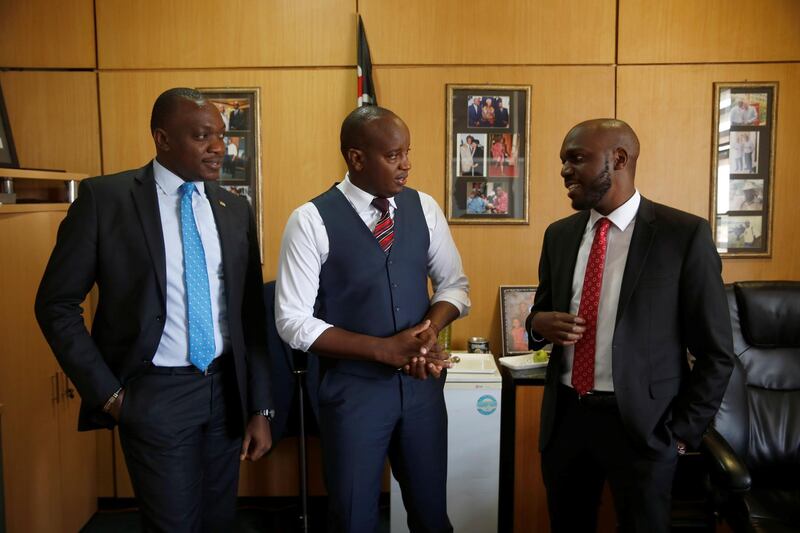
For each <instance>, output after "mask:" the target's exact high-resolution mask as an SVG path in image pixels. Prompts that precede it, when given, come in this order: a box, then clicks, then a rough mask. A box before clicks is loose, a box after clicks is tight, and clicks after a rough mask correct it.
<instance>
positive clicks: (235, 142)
mask: <svg viewBox="0 0 800 533" xmlns="http://www.w3.org/2000/svg"><path fill="white" fill-rule="evenodd" d="M222 142H223V143H224V144H225V155H224V156H223V157H222V172H220V176H219V177H220V183H225V182H229V181H236V182H242V183H246V182H247V169H248V167H247V163H248V158H249V154H248V153H247V152H248V150H247V138H246V137H245V136H244V135H231V136H226V137H223V139H222Z"/></svg>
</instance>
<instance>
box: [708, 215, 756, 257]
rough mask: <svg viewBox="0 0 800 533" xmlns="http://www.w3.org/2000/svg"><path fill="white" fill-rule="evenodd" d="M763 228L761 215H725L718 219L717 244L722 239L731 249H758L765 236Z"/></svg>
mask: <svg viewBox="0 0 800 533" xmlns="http://www.w3.org/2000/svg"><path fill="white" fill-rule="evenodd" d="M763 229H764V228H763V218H762V217H760V216H731V215H723V216H721V217H719V220H717V231H718V232H719V235H718V238H717V245H719V244H720V241H721V240H722V241H723V243H724V244H725V246H726V248H728V249H731V250H757V249H759V248H761V242H762V240H763V238H764V231H763Z"/></svg>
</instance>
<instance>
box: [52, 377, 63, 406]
mask: <svg viewBox="0 0 800 533" xmlns="http://www.w3.org/2000/svg"><path fill="white" fill-rule="evenodd" d="M50 393H51V397H50V400H52V401H53V402H55V403H58V402H59V401H60V396H61V393H60V392H59V387H58V372H56V373H55V374H53V375H52V376H50Z"/></svg>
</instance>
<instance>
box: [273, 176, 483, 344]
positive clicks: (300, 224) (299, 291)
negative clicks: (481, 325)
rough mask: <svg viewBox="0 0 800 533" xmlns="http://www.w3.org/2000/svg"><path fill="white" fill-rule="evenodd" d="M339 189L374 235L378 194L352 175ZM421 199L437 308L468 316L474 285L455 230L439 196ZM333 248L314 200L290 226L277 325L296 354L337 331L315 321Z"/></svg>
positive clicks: (284, 244) (279, 280)
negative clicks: (322, 279) (439, 304)
mask: <svg viewBox="0 0 800 533" xmlns="http://www.w3.org/2000/svg"><path fill="white" fill-rule="evenodd" d="M336 187H337V188H338V189H339V190H340V191H342V193H343V194H344V196H345V198H347V201H348V202H350V205H351V206H352V207H353V210H355V212H356V213H357V214H358V216H359V217H360V218H361V220H363V221H364V224H366V225H367V227H368V228H369V229H370V231H372V230H373V229H374V228H375V225H376V224H377V223H378V220H379V219H380V217H381V214H380V212H379V211H378V210H377V209H376V208H375V207H373V206H372V205H371V204H372V200H373V199H374V198H375V196H373V195H371V194H369V193H368V192H366V191H364V190H362V189H359V188H358V187H356V186H355V185H353V183H352V182H351V181H350V178H349V176H347V175H345V178H344V180H342V181H341V182H340V183H339V184H338V185H336ZM419 198H420V203H421V204H422V211H423V213H424V215H425V222H426V224H427V226H428V233H429V235H430V246H429V247H428V276H429V277H430V279H431V282H432V284H433V290H434V295H433V298H432V299H431V305H433V304H435V303H436V302H449V303H451V304H453V305H454V306H455V307H456V309H458V311H459V314H460V316H466V314H467V313H468V312H469V308H470V300H469V282H468V281H467V277H466V275H465V274H464V269H463V267H462V265H461V256H460V255H459V253H458V250H457V249H456V245H455V243H454V242H453V237H452V235H450V228H449V227H448V226H447V222H446V221H445V218H444V215H443V214H442V210H441V209H440V208H439V205H438V204H437V203H436V201H435V200H434V199H433V198H431V197H430V196H429V195H427V194H425V193H423V192H420V193H419ZM396 210H397V204H396V203H395V200H394V198H389V213H390V216H391V217H392V218H394V214H395V211H396ZM329 250H330V243H329V241H328V233H327V231H326V230H325V223H324V222H323V221H322V217H321V216H320V214H319V211H318V210H317V208H316V206H315V205H314V204H313V203H311V202H308V203H305V204H303V205H301V206H300V207H298V208H297V209H295V210H294V212H293V213H292V214H291V216H290V217H289V221H288V222H287V223H286V229H285V230H284V232H283V240H282V242H281V251H280V261H279V264H278V275H277V281H276V290H275V323H276V325H277V327H278V333H279V334H280V336H281V338H282V339H283V340H284V341H285V342H287V343H288V344H289V345H290V346H291V347H292V348H294V349H296V350H302V351H308V349H309V348H310V347H311V345H312V344H314V341H316V340H317V338H318V337H319V336H320V335H321V334H322V333H323V332H324V331H325V330H326V329H328V328H330V327H333V326H332V325H331V324H328V323H327V322H325V321H323V320H320V319H318V318H315V317H314V303H315V301H316V299H317V292H318V290H319V275H320V271H321V270H322V265H323V264H325V261H326V260H327V259H328V252H329Z"/></svg>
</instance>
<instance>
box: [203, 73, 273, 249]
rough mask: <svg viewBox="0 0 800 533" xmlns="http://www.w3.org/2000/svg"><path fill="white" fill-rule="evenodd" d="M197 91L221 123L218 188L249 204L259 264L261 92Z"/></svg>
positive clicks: (240, 89) (254, 89)
mask: <svg viewBox="0 0 800 533" xmlns="http://www.w3.org/2000/svg"><path fill="white" fill-rule="evenodd" d="M198 90H199V91H200V92H201V93H203V95H204V96H205V97H206V98H207V99H208V101H209V102H211V103H212V104H213V105H214V106H215V107H217V109H219V111H220V115H221V116H222V120H223V122H224V123H225V130H226V132H225V138H224V141H225V156H224V158H223V163H222V170H221V171H220V178H219V184H220V185H221V186H222V187H223V188H225V189H227V190H229V191H230V192H232V193H234V194H237V195H239V196H243V197H245V198H246V199H247V201H248V202H249V203H250V207H251V208H252V209H253V215H254V216H255V220H256V231H257V232H258V243H259V251H260V253H261V255H262V261H263V237H262V230H261V227H262V223H263V220H262V218H263V217H262V212H261V198H262V176H261V90H260V89H259V88H258V87H206V88H200V89H198Z"/></svg>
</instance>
